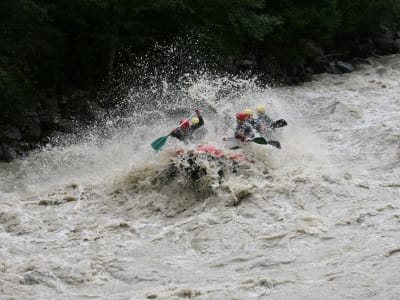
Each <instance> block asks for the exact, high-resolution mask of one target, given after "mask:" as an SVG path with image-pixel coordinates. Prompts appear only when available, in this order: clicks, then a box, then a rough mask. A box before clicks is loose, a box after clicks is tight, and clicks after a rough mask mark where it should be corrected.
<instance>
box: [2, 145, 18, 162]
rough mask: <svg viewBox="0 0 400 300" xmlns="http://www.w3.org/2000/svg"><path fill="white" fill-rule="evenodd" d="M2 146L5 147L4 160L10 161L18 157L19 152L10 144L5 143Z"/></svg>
mask: <svg viewBox="0 0 400 300" xmlns="http://www.w3.org/2000/svg"><path fill="white" fill-rule="evenodd" d="M2 148H3V159H4V161H7V162H10V161H12V160H14V159H16V158H17V152H16V151H15V149H14V148H12V147H10V146H8V145H3V146H2Z"/></svg>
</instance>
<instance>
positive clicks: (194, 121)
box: [190, 117, 200, 125]
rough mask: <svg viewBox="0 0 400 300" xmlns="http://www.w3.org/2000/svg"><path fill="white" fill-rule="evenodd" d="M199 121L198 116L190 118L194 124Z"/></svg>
mask: <svg viewBox="0 0 400 300" xmlns="http://www.w3.org/2000/svg"><path fill="white" fill-rule="evenodd" d="M199 122H200V120H199V118H198V117H193V118H192V119H191V120H190V123H191V124H192V125H194V124H197V123H199Z"/></svg>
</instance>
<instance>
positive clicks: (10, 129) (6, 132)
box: [0, 126, 22, 141]
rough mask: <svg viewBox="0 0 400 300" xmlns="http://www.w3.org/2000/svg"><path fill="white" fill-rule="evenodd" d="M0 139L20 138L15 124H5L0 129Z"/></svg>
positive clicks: (19, 132) (15, 139) (17, 139)
mask: <svg viewBox="0 0 400 300" xmlns="http://www.w3.org/2000/svg"><path fill="white" fill-rule="evenodd" d="M0 139H7V140H13V141H20V140H21V139H22V135H21V131H20V130H19V129H18V128H17V127H15V126H6V127H3V128H1V129H0Z"/></svg>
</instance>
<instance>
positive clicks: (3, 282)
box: [0, 56, 400, 299]
mask: <svg viewBox="0 0 400 300" xmlns="http://www.w3.org/2000/svg"><path fill="white" fill-rule="evenodd" d="M370 61H371V64H370V65H363V66H360V67H359V69H358V70H357V71H356V72H354V73H351V74H344V75H327V74H325V75H320V76H317V77H315V80H314V81H313V82H310V83H305V84H303V85H301V86H297V87H282V88H274V89H271V88H264V87H259V86H257V85H256V84H255V80H243V79H239V78H227V77H215V76H210V75H207V74H202V75H201V76H199V77H195V76H194V77H193V76H190V75H186V78H185V79H184V80H183V79H182V80H181V83H182V84H180V85H178V86H179V88H178V89H177V87H176V86H175V87H172V86H171V85H170V84H169V83H168V82H164V83H163V93H161V94H160V93H159V92H158V91H159V90H157V93H156V96H157V97H159V98H157V101H158V104H157V105H156V109H155V110H154V111H151V109H149V108H148V107H146V109H145V110H144V111H139V110H138V106H137V104H136V102H135V101H136V100H137V99H138V97H139V96H140V95H142V96H143V94H140V93H139V92H138V91H136V92H135V90H132V93H131V95H130V97H128V98H127V99H125V104H126V107H131V108H133V110H130V109H127V111H125V112H124V113H122V114H121V113H119V114H110V116H109V117H108V118H106V120H105V121H104V122H99V123H98V125H97V127H93V128H91V129H88V130H87V131H83V132H82V136H81V137H80V138H74V137H60V141H61V142H62V143H59V144H58V145H56V146H49V147H47V148H44V149H42V150H40V151H37V152H36V153H33V154H32V155H30V156H29V157H27V158H26V159H25V160H23V161H16V162H13V163H10V164H1V165H0V178H1V182H0V199H1V201H0V227H1V231H0V235H1V239H0V241H1V242H0V294H1V295H2V297H5V298H7V297H8V298H16V299H22V298H28V299H29V298H35V299H52V298H57V299H146V298H147V299H182V298H193V299H233V298H237V299H288V298H296V299H321V298H324V299H344V298H352V299H396V298H398V297H400V294H399V291H398V288H397V287H398V285H399V283H400V282H399V281H400V279H398V278H397V277H396V276H395V274H397V272H398V269H399V267H400V263H399V261H398V259H397V255H398V252H399V251H398V248H399V245H398V241H399V240H400V239H399V238H400V233H399V232H400V231H399V218H400V210H399V209H400V203H399V199H400V197H399V196H400V184H399V180H400V172H399V166H400V154H399V153H400V150H399V149H400V148H399V136H400V118H399V107H400V106H399V104H400V98H399V96H398V95H400V85H399V83H398V80H397V79H398V76H399V75H400V70H399V68H398V66H399V65H400V58H399V56H390V57H385V58H382V59H371V60H370ZM183 82H184V84H183ZM135 93H136V94H135ZM149 94H151V93H150V92H149V91H146V95H147V96H149ZM177 95H180V96H179V97H178V96H177ZM181 95H185V96H187V98H184V97H181ZM175 96H177V97H178V98H179V99H177V101H170V99H173V98H174V97H175ZM149 97H150V96H149ZM151 97H154V94H153V95H152V96H151ZM151 97H150V98H151ZM165 99H166V100H165ZM130 101H132V103H131V102H130ZM163 101H165V102H163ZM259 103H264V104H266V106H267V109H268V112H269V113H270V115H271V116H272V117H273V118H274V119H279V118H284V119H286V120H287V121H288V124H289V125H288V126H287V127H285V128H282V130H281V131H282V132H281V134H282V135H281V139H280V142H281V144H282V150H277V149H275V148H273V147H270V146H263V145H257V144H251V145H249V146H248V147H245V148H244V149H242V150H241V151H242V152H243V154H244V155H245V157H247V161H246V162H242V163H240V166H239V171H238V172H226V173H224V174H225V175H226V176H224V178H223V180H220V178H218V172H216V171H217V165H216V164H215V163H214V162H212V161H208V160H207V158H200V159H199V160H198V164H200V165H201V167H203V168H204V169H205V170H207V172H206V175H204V176H203V177H202V178H201V180H194V181H193V180H191V179H190V178H187V177H186V176H185V175H184V174H180V175H178V176H176V177H174V178H173V179H172V180H167V181H163V180H160V177H159V176H160V174H161V173H162V172H163V171H165V170H166V169H167V168H168V166H169V164H170V157H171V156H170V155H171V153H173V152H174V151H175V150H176V149H180V148H183V149H192V148H193V147H194V146H193V145H183V144H182V143H180V142H179V141H176V140H175V139H173V138H171V137H170V138H168V140H167V143H166V145H165V148H164V149H163V151H161V152H159V153H154V152H153V151H152V149H151V147H150V143H151V142H152V141H153V140H154V139H155V138H157V137H159V136H163V135H166V134H168V133H169V131H170V130H171V129H172V128H174V126H176V120H177V119H178V118H179V116H180V115H181V114H184V115H187V114H188V113H189V112H190V111H191V110H193V109H194V108H195V107H197V106H200V107H202V108H204V109H203V114H204V117H205V121H206V127H207V130H208V135H207V137H206V138H205V142H207V143H211V144H214V145H216V146H217V147H219V148H224V146H225V145H224V143H223V142H222V137H224V136H229V135H232V134H233V128H232V127H226V124H225V121H226V120H227V119H226V114H227V113H229V115H228V117H229V116H234V113H235V112H237V111H239V110H242V109H244V108H246V107H251V108H253V107H255V106H256V105H257V104H259ZM228 119H229V118H228ZM146 120H149V122H145V121H146ZM232 126H233V125H232ZM218 166H220V165H218ZM223 167H224V168H225V167H226V166H225V165H224V166H223Z"/></svg>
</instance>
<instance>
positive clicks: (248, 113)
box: [244, 108, 253, 117]
mask: <svg viewBox="0 0 400 300" xmlns="http://www.w3.org/2000/svg"><path fill="white" fill-rule="evenodd" d="M244 112H245V114H246V115H248V116H249V117H252V116H253V111H252V110H251V109H250V108H246V109H245V110H244Z"/></svg>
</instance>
